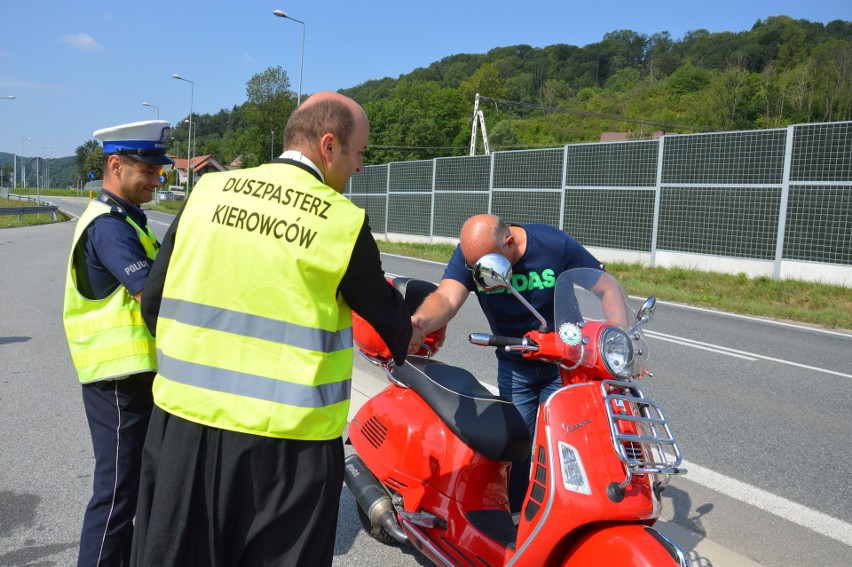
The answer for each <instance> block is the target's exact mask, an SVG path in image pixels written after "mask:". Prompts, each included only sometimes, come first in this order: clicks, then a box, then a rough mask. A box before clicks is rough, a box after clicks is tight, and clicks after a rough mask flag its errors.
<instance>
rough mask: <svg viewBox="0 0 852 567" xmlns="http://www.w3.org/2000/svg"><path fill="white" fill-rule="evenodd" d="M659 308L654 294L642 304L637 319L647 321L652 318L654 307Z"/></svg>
mask: <svg viewBox="0 0 852 567" xmlns="http://www.w3.org/2000/svg"><path fill="white" fill-rule="evenodd" d="M656 308H657V298H656V297H654V296H653V295H652V296H651V297H649V298H648V299H646V300H645V303H644V304H642V307H640V308H639V313H637V314H636V320H637V321H641V322H642V323H647V322H648V321H650V320H651V316H652V315H653V314H654V309H656Z"/></svg>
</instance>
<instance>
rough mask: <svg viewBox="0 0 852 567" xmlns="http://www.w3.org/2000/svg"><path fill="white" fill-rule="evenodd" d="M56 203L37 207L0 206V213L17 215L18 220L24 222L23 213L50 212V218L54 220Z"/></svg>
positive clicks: (56, 209) (56, 208)
mask: <svg viewBox="0 0 852 567" xmlns="http://www.w3.org/2000/svg"><path fill="white" fill-rule="evenodd" d="M58 210H59V207H57V206H56V205H41V206H37V207H0V215H18V221H20V222H24V215H39V214H46V213H50V216H51V219H52V220H56V211H58Z"/></svg>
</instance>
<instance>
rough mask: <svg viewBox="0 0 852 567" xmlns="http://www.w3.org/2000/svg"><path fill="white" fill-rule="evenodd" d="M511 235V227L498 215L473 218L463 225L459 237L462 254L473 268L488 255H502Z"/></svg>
mask: <svg viewBox="0 0 852 567" xmlns="http://www.w3.org/2000/svg"><path fill="white" fill-rule="evenodd" d="M511 234H512V233H511V232H510V231H509V227H508V226H506V223H504V222H503V220H502V219H501V218H500V217H498V216H497V215H475V216H472V217H470V218H469V219H467V221H465V223H464V224H463V225H462V229H461V234H460V235H459V241H460V244H461V249H462V254H464V258H465V260H466V261H467V263H468V264H469V265H471V266H472V265H473V264H474V263H476V261H477V260H479V259H480V258H482V257H483V256H485V255H486V254H492V253H495V252H496V253H498V254H502V253H504V247H505V243H506V239H507V238H509V237H510V236H511ZM509 260H510V261H511V260H512V258H509Z"/></svg>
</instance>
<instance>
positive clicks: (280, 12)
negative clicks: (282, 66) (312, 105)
mask: <svg viewBox="0 0 852 567" xmlns="http://www.w3.org/2000/svg"><path fill="white" fill-rule="evenodd" d="M272 13H273V14H274V15H276V16H278V17H279V18H284V19H287V20H293V21H294V22H297V23H300V24H302V56H301V59H300V61H299V98H297V99H296V106H299V105H300V104H302V67H303V66H304V63H305V22H303V21H302V20H297V19H296V18H293V17H292V16H289V15H287V12H285V11H284V10H273V11H272Z"/></svg>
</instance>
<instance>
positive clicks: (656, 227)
mask: <svg viewBox="0 0 852 567" xmlns="http://www.w3.org/2000/svg"><path fill="white" fill-rule="evenodd" d="M665 142H666V137H665V135H663V136H660V139H659V141H658V142H657V143H658V144H659V148H658V149H657V179H656V183H655V184H654V220H653V223H652V228H651V267H652V268H654V267H656V266H657V237H658V235H659V232H660V201H661V193H662V185H663V151H664V150H665V147H666V144H665Z"/></svg>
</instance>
